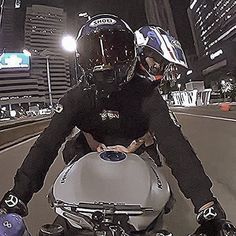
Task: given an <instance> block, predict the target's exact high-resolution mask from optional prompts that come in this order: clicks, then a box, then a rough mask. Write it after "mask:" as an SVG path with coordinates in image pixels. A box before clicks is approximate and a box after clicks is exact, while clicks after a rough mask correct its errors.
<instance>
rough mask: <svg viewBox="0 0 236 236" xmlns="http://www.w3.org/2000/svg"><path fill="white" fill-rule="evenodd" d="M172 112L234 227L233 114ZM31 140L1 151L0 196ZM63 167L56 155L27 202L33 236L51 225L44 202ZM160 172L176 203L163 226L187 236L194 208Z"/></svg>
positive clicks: (235, 121) (235, 157)
mask: <svg viewBox="0 0 236 236" xmlns="http://www.w3.org/2000/svg"><path fill="white" fill-rule="evenodd" d="M174 111H175V112H176V115H177V117H178V120H179V122H180V123H181V125H182V130H183V132H184V135H185V136H187V137H188V140H189V141H190V142H191V144H192V145H193V147H194V149H195V151H196V153H197V155H198V156H199V158H200V159H201V161H202V163H203V165H204V168H205V170H206V172H207V174H208V175H209V176H210V178H211V180H212V182H213V185H214V186H213V189H212V190H213V192H214V193H215V195H216V196H217V197H218V198H219V200H220V202H221V203H222V205H223V207H224V209H225V210H226V212H227V215H228V218H229V219H230V220H231V221H232V222H233V223H234V224H236V174H235V173H236V145H235V144H236V113H234V112H231V113H223V112H220V111H218V110H211V109H209V108H207V109H205V110H204V109H198V108H194V109H184V108H176V109H174ZM34 141H35V138H32V139H30V140H28V141H26V142H24V143H21V144H19V145H16V146H13V147H11V148H8V149H6V150H4V151H1V152H0V171H1V173H0V196H2V195H3V194H4V193H5V192H6V191H7V190H8V189H9V188H10V187H11V186H12V183H13V176H14V174H15V172H16V170H17V167H19V165H20V164H21V162H22V161H23V159H24V157H25V155H26V153H27V152H28V151H29V149H30V147H31V146H32V144H33V143H34ZM63 166H64V164H63V161H62V156H61V152H59V155H58V158H57V159H56V161H55V163H54V165H53V166H52V167H51V168H50V172H49V174H48V176H47V178H46V180H45V185H44V187H43V189H42V190H41V191H40V192H39V193H37V194H35V195H34V198H33V199H32V201H31V202H30V203H29V212H30V214H29V216H28V217H27V218H26V223H27V225H28V228H29V229H30V231H31V233H32V235H37V232H38V230H39V228H40V226H41V225H42V224H45V223H50V222H52V221H53V219H54V217H55V214H54V213H53V212H52V210H51V209H50V207H49V205H48V203H47V200H46V195H47V193H48V190H49V188H50V186H51V184H52V182H53V180H54V179H55V178H56V176H57V175H58V173H59V171H60V170H61V169H62V168H63ZM161 169H162V171H163V172H164V173H165V175H166V177H167V179H168V180H169V183H170V185H171V188H172V190H173V192H174V195H175V198H176V200H177V201H176V204H175V207H174V209H173V211H172V212H171V213H170V214H169V215H167V216H166V217H165V226H166V228H168V229H169V230H170V231H172V232H173V233H174V235H176V236H183V235H187V234H188V233H190V232H192V231H193V230H194V229H195V228H196V227H197V223H196V221H195V216H194V214H193V207H192V205H191V202H190V201H189V200H186V199H185V197H184V196H183V195H182V193H181V192H180V191H179V189H178V186H177V184H176V180H175V179H173V177H172V176H171V174H170V170H169V168H167V167H166V166H164V167H162V168H161Z"/></svg>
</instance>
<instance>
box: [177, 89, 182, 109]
mask: <svg viewBox="0 0 236 236" xmlns="http://www.w3.org/2000/svg"><path fill="white" fill-rule="evenodd" d="M177 86H178V89H179V101H180V105H181V106H182V98H181V92H180V88H181V84H177Z"/></svg>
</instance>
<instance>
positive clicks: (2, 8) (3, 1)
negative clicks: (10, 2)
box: [0, 0, 5, 28]
mask: <svg viewBox="0 0 236 236" xmlns="http://www.w3.org/2000/svg"><path fill="white" fill-rule="evenodd" d="M4 3H5V0H2V4H1V11H0V28H1V27H2V18H3V10H4Z"/></svg>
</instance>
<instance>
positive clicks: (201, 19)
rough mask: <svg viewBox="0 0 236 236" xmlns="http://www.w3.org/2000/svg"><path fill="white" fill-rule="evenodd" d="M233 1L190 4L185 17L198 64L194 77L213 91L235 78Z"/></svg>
mask: <svg viewBox="0 0 236 236" xmlns="http://www.w3.org/2000/svg"><path fill="white" fill-rule="evenodd" d="M235 10H236V1H235V0H201V1H200V0H192V1H191V3H190V7H189V9H188V16H189V20H190V24H191V29H192V33H193V38H194V45H195V48H196V52H197V56H198V63H196V65H195V70H194V75H195V77H199V78H202V79H204V81H205V84H206V85H207V86H208V87H212V88H214V89H215V90H217V88H219V86H220V82H221V81H222V80H225V79H230V80H231V81H232V82H235V74H236V62H235V51H236V15H235Z"/></svg>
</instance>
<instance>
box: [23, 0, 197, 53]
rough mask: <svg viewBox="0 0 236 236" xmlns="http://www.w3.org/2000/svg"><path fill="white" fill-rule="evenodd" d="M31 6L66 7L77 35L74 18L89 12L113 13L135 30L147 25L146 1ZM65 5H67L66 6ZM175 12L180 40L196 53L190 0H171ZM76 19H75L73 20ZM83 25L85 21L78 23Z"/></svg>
mask: <svg viewBox="0 0 236 236" xmlns="http://www.w3.org/2000/svg"><path fill="white" fill-rule="evenodd" d="M25 1H26V3H27V5H29V4H32V3H34V4H37V3H38V4H47V5H51V6H60V7H63V6H64V7H65V9H66V11H67V15H68V16H69V23H68V25H67V27H68V32H72V33H73V34H76V32H75V31H78V28H79V25H78V24H77V25H76V24H74V23H73V21H72V18H73V17H75V16H76V15H77V14H78V13H81V12H88V14H89V15H91V16H93V15H96V14H100V13H112V14H115V15H118V16H120V17H121V18H122V19H124V20H125V21H127V22H128V24H129V25H130V26H131V28H132V29H133V30H136V29H138V28H139V27H141V26H142V25H146V24H147V19H146V16H145V8H144V0H64V1H63V0H25ZM64 3H65V5H64ZM170 4H171V7H172V11H173V16H174V21H175V25H176V29H177V34H178V38H179V40H180V42H181V44H182V46H183V48H184V49H185V51H186V53H188V54H193V53H195V50H194V45H193V38H192V32H191V28H190V24H189V20H188V16H187V8H188V7H189V5H190V0H170ZM73 19H74V18H73ZM78 21H81V24H82V23H83V21H84V19H78V18H77V22H78Z"/></svg>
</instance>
